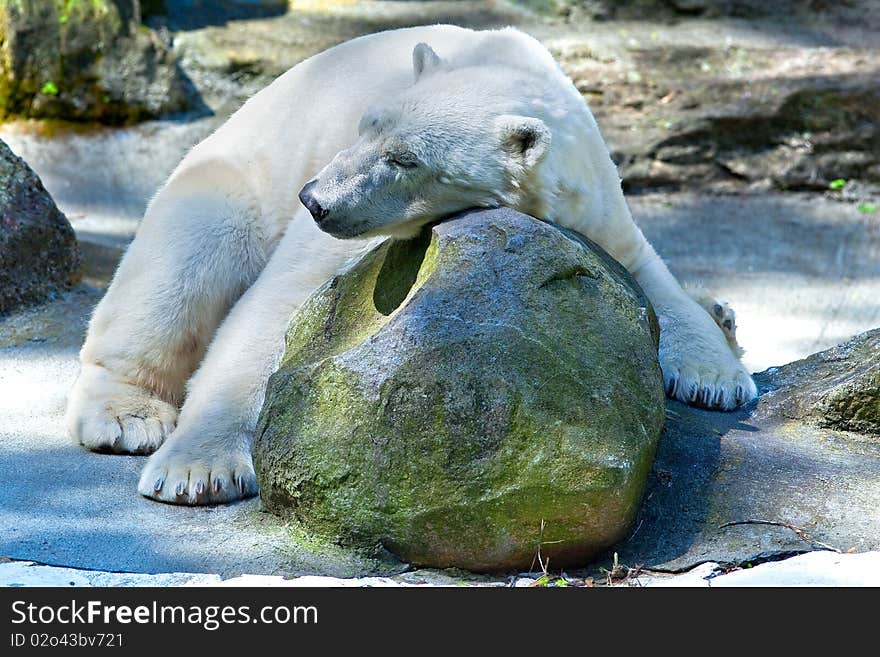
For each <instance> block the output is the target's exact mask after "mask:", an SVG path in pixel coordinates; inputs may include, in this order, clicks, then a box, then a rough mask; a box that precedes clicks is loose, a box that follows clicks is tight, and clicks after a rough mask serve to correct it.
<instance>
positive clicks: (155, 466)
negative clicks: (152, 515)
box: [138, 439, 258, 506]
mask: <svg viewBox="0 0 880 657" xmlns="http://www.w3.org/2000/svg"><path fill="white" fill-rule="evenodd" d="M200 447H201V448H202V449H201V450H200V451H198V452H191V451H190V450H189V449H187V448H186V447H184V446H183V445H182V444H181V442H180V441H178V440H175V439H172V440H171V441H170V442H169V443H168V444H167V445H165V446H164V447H163V448H162V449H160V450H159V451H158V452H156V453H155V454H154V455H153V456H151V457H150V460H149V461H147V465H146V466H145V467H144V471H143V473H141V478H140V482H139V483H138V492H139V493H140V494H141V495H143V496H144V497H149V498H151V499H154V500H159V501H160V502H168V503H170V504H186V505H193V506H195V505H209V504H224V503H226V502H232V501H234V500H238V499H244V498H247V497H253V496H254V495H256V494H257V491H258V487H257V476H256V473H255V472H254V467H253V464H252V462H251V456H250V454H249V453H248V452H245V451H238V450H224V449H217V450H211V449H209V448H207V449H206V448H204V445H200Z"/></svg>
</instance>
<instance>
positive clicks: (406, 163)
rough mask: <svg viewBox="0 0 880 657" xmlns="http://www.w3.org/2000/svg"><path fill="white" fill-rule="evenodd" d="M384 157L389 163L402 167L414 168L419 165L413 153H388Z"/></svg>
mask: <svg viewBox="0 0 880 657" xmlns="http://www.w3.org/2000/svg"><path fill="white" fill-rule="evenodd" d="M385 159H386V160H387V161H388V163H389V164H393V165H394V166H397V167H401V168H403V169H414V168H415V167H417V166H419V160H418V158H417V157H416V156H415V155H414V154H413V153H388V154H387V155H386V156H385Z"/></svg>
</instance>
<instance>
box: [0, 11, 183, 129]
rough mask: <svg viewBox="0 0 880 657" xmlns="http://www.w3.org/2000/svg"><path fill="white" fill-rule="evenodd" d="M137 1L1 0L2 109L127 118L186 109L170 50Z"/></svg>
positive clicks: (89, 117)
mask: <svg viewBox="0 0 880 657" xmlns="http://www.w3.org/2000/svg"><path fill="white" fill-rule="evenodd" d="M140 13H141V11H140V0H9V1H8V2H2V3H0V116H5V115H20V116H32V117H41V118H62V119H70V120H75V121H100V122H104V123H110V124H118V123H127V122H131V121H136V120H140V119H145V118H151V117H157V116H159V115H161V114H165V113H169V112H177V111H181V110H183V109H185V108H186V104H187V96H186V87H185V82H184V79H183V76H182V74H181V73H180V70H179V68H178V67H177V64H176V61H175V58H174V55H173V53H172V51H171V48H170V47H169V45H168V44H167V43H165V42H164V41H163V40H162V39H160V38H159V36H158V35H157V33H155V32H153V31H152V30H149V29H148V28H146V27H144V26H143V25H141V24H140V23H139V21H140Z"/></svg>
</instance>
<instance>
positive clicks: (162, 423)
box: [66, 365, 177, 454]
mask: <svg viewBox="0 0 880 657" xmlns="http://www.w3.org/2000/svg"><path fill="white" fill-rule="evenodd" d="M66 421H67V428H68V432H69V433H70V436H71V437H72V438H73V439H74V440H76V441H77V442H79V443H80V444H81V445H83V447H85V448H86V449H90V450H92V451H95V452H114V453H116V454H151V453H153V452H155V451H156V450H157V449H158V448H159V446H160V445H161V444H162V443H163V442H164V441H165V439H166V438H167V437H168V436H169V435H170V434H171V432H172V431H173V430H174V425H175V423H176V422H177V408H175V407H174V406H172V405H171V404H169V403H167V402H166V401H164V400H162V399H159V398H158V397H156V396H154V395H152V394H151V393H150V392H149V391H147V390H144V389H143V388H140V387H138V386H135V385H132V384H130V383H126V382H125V381H123V380H121V379H120V378H118V377H116V376H115V375H113V374H112V373H111V372H110V371H108V370H107V369H105V368H103V367H100V366H98V365H84V366H83V369H82V372H81V373H80V376H79V378H78V379H77V381H76V384H75V385H74V387H73V390H72V391H71V393H70V399H69V402H68V405H67V418H66Z"/></svg>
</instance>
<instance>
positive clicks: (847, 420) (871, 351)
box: [756, 329, 880, 434]
mask: <svg viewBox="0 0 880 657" xmlns="http://www.w3.org/2000/svg"><path fill="white" fill-rule="evenodd" d="M764 382H765V385H766V386H767V388H768V391H767V393H766V394H765V395H764V396H762V397H761V400H760V402H759V404H758V409H757V413H756V415H757V416H758V417H764V416H768V415H773V414H778V415H782V416H783V417H786V418H788V419H792V420H807V421H812V422H814V423H816V424H817V425H818V426H821V427H830V428H833V429H838V430H841V431H856V432H859V433H869V434H880V329H876V330H874V331H868V332H867V333H862V334H861V335H857V336H856V337H854V338H853V339H852V340H849V341H848V342H846V343H844V344H842V345H838V346H836V347H832V348H831V349H828V350H826V351H823V352H820V353H818V354H813V355H812V356H810V357H808V358H804V359H803V360H799V361H796V362H794V363H789V364H788V365H783V366H782V367H774V368H772V369H770V370H768V371H767V372H766V374H765V377H764Z"/></svg>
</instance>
